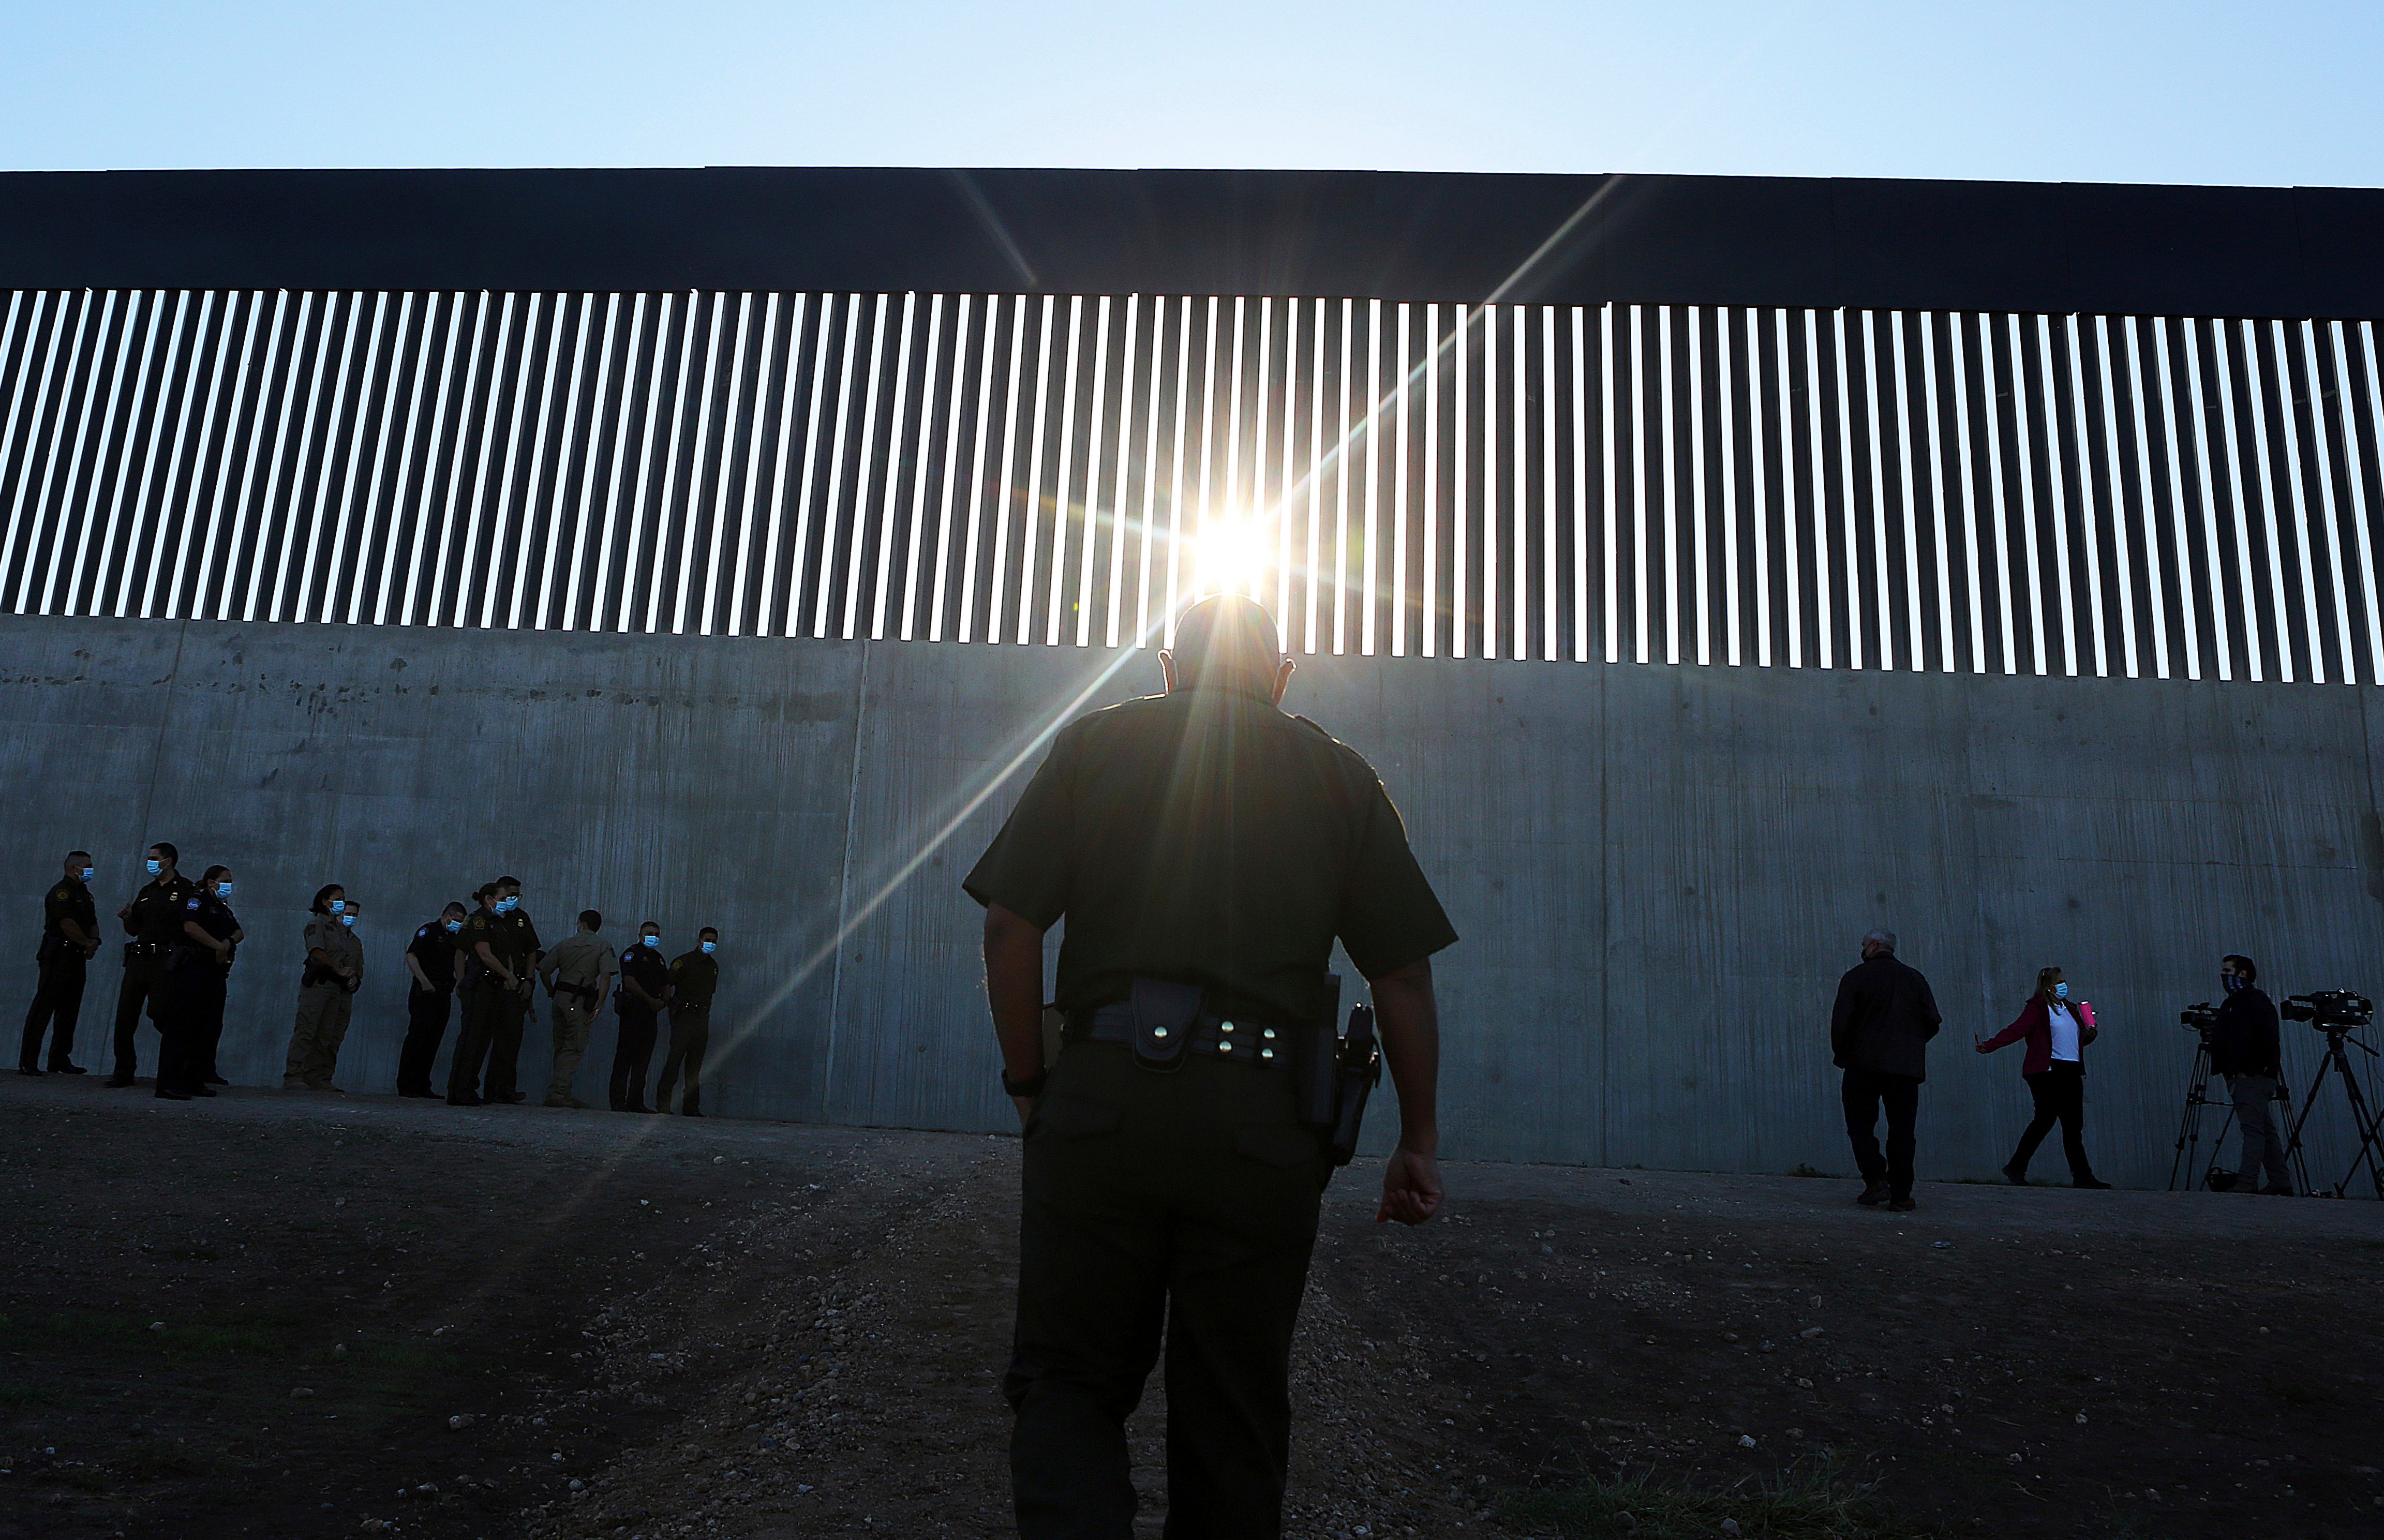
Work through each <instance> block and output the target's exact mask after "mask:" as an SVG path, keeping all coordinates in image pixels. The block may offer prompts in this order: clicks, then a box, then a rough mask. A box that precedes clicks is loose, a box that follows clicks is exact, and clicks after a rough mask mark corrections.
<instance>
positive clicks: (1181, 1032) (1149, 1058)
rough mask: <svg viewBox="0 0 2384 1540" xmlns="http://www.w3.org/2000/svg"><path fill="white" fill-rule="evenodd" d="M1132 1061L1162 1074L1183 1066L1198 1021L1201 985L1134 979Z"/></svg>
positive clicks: (1152, 979) (1153, 979) (1154, 979)
mask: <svg viewBox="0 0 2384 1540" xmlns="http://www.w3.org/2000/svg"><path fill="white" fill-rule="evenodd" d="M1132 1006H1133V1010H1134V1062H1136V1063H1137V1064H1140V1065H1141V1066H1142V1067H1143V1068H1144V1069H1147V1070H1156V1071H1158V1072H1160V1073H1161V1074H1167V1073H1171V1072H1173V1071H1175V1070H1179V1069H1182V1068H1183V1067H1184V1054H1185V1050H1186V1049H1189V1048H1190V1047H1191V1046H1192V1031H1193V1028H1194V1027H1196V1026H1197V1025H1199V1021H1200V987H1199V986H1198V985H1197V984H1173V983H1170V982H1168V981H1166V980H1164V979H1157V978H1137V979H1136V980H1135V981H1134V995H1133V998H1132Z"/></svg>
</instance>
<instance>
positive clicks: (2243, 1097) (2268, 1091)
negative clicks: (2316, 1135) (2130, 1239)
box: [2210, 952, 2293, 1198]
mask: <svg viewBox="0 0 2384 1540" xmlns="http://www.w3.org/2000/svg"><path fill="white" fill-rule="evenodd" d="M2259 976H2260V968H2259V965H2258V964H2257V963H2254V962H2253V961H2252V960H2251V959H2250V958H2248V957H2244V956H2241V955H2239V954H2237V953H2234V952H2229V954H2228V955H2227V956H2225V957H2223V958H2221V959H2220V960H2219V963H2218V983H2219V986H2220V987H2222V988H2224V989H2225V990H2226V991H2227V998H2226V999H2225V1000H2221V1001H2219V1004H2218V1021H2217V1024H2216V1025H2214V1026H2213V1027H2211V1029H2210V1068H2211V1071H2212V1073H2214V1074H2223V1075H2225V1076H2226V1077H2227V1093H2228V1095H2229V1096H2231V1097H2233V1098H2234V1099H2235V1126H2236V1127H2237V1128H2239V1129H2241V1131H2242V1135H2243V1150H2242V1159H2241V1160H2240V1161H2237V1162H2236V1169H2235V1179H2234V1181H2233V1182H2232V1183H2231V1184H2230V1185H2229V1186H2226V1187H2223V1188H2221V1189H2220V1190H2222V1191H2233V1192H2254V1191H2258V1192H2263V1193H2274V1194H2280V1195H2282V1196H2284V1197H2288V1198H2290V1197H2291V1196H2292V1191H2293V1181H2292V1177H2291V1175H2290V1174H2288V1173H2287V1172H2286V1170H2285V1147H2284V1143H2283V1141H2281V1140H2280V1139H2278V1137H2277V1125H2276V1123H2275V1121H2274V1120H2273V1119H2271V1118H2270V1117H2269V1115H2268V1104H2269V1103H2270V1102H2271V1101H2273V1100H2275V1099H2276V1095H2277V1080H2278V1076H2279V1075H2280V1074H2282V1068H2281V1063H2282V1059H2283V1053H2282V1048H2283V1045H2282V1044H2281V1043H2279V1042H2278V1037H2277V1007H2276V1002H2275V1001H2273V1000H2269V999H2268V997H2267V994H2266V992H2265V991H2264V990H2262V989H2261V988H2260V987H2259V986H2258V985H2256V984H2254V983H2253V982H2252V981H2253V980H2254V979H2255V978H2257V977H2259ZM2263 1165H2266V1167H2267V1173H2268V1185H2267V1186H2265V1187H2263V1186H2260V1168H2261V1167H2262V1166H2263ZM2220 1175H2221V1176H2222V1177H2223V1176H2224V1175H2225V1174H2224V1173H2221V1174H2220ZM2212 1185H2213V1186H2216V1185H2217V1184H2216V1183H2215V1182H2214V1183H2213V1184H2212Z"/></svg>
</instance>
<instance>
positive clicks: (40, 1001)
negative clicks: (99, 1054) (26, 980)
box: [17, 941, 83, 1070]
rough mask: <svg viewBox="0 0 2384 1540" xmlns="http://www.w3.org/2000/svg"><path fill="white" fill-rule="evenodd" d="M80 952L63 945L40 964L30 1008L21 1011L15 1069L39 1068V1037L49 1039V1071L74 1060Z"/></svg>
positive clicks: (80, 978)
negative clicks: (20, 1037)
mask: <svg viewBox="0 0 2384 1540" xmlns="http://www.w3.org/2000/svg"><path fill="white" fill-rule="evenodd" d="M82 964H83V956H82V949H81V947H78V946H73V945H70V944H68V943H67V942H63V941H62V942H60V943H58V950H57V951H56V954H55V955H53V956H52V957H51V958H50V959H49V960H48V961H47V962H45V963H43V964H42V976H41V982H40V983H39V984H37V985H35V986H34V987H33V1005H32V1009H31V1010H30V1011H27V1012H25V1041H24V1046H23V1047H22V1048H20V1049H18V1051H17V1063H18V1066H19V1068H22V1069H29V1070H37V1069H40V1068H41V1067H42V1035H43V1033H44V1032H46V1033H48V1034H49V1037H50V1068H52V1069H54V1070H56V1069H64V1068H65V1067H66V1066H67V1063H68V1061H69V1060H71V1059H72V1058H73V1057H74V1034H75V1020H76V1018H77V1017H79V1016H81V1014H82V985H83V966H82Z"/></svg>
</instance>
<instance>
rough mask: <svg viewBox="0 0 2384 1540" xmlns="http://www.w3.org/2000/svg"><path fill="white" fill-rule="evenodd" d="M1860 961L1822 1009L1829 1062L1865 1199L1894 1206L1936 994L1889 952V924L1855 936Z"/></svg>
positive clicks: (1908, 1192) (1908, 1162)
mask: <svg viewBox="0 0 2384 1540" xmlns="http://www.w3.org/2000/svg"><path fill="white" fill-rule="evenodd" d="M1862 955H1863V960H1862V962H1861V963H1859V964H1858V965H1856V966H1855V967H1852V968H1848V969H1847V970H1846V972H1845V976H1844V977H1843V978H1841V979H1839V980H1838V1003H1837V1006H1836V1008H1835V1009H1834V1010H1832V1011H1831V1012H1830V1050H1831V1062H1833V1063H1835V1064H1836V1065H1837V1066H1838V1068H1840V1069H1842V1070H1844V1071H1845V1072H1846V1077H1845V1082H1844V1087H1843V1094H1844V1099H1845V1106H1846V1137H1847V1138H1849V1139H1851V1140H1852V1141H1854V1147H1855V1164H1856V1165H1857V1166H1859V1167H1861V1168H1862V1174H1863V1190H1862V1196H1861V1197H1859V1198H1856V1199H1855V1201H1856V1202H1857V1203H1860V1204H1863V1205H1865V1206H1866V1207H1874V1206H1876V1205H1877V1204H1878V1203H1879V1202H1880V1200H1881V1199H1882V1198H1884V1199H1886V1201H1887V1206H1888V1207H1889V1208H1890V1209H1893V1210H1894V1211H1897V1212H1898V1213H1906V1212H1909V1211H1911V1210H1912V1209H1913V1207H1914V1206H1915V1205H1914V1204H1913V1201H1912V1124H1913V1120H1914V1118H1915V1117H1916V1116H1917V1115H1918V1112H1919V1111H1920V1083H1921V1081H1923V1080H1925V1079H1927V1078H1928V1055H1929V1039H1930V1038H1931V1037H1935V1036H1937V1026H1938V1024H1939V1023H1940V1022H1942V1021H1943V1020H1944V1019H1945V1018H1944V1017H1943V1016H1942V1015H1940V1014H1939V1013H1938V1011H1937V998H1936V997H1935V996H1934V995H1932V994H1931V993H1930V992H1929V981H1928V980H1927V979H1925V978H1923V977H1921V976H1920V974H1919V971H1918V969H1914V968H1907V967H1906V966H1905V965H1904V964H1903V963H1898V962H1897V961H1896V960H1895V932H1894V931H1892V930H1874V931H1872V932H1871V933H1870V934H1869V935H1868V936H1866V937H1864V938H1863V939H1862ZM1882 1105H1884V1106H1885V1107H1886V1109H1887V1155H1886V1158H1885V1159H1883V1160H1882V1159H1881V1156H1880V1149H1879V1138H1878V1136H1877V1134H1876V1132H1875V1131H1876V1129H1877V1127H1878V1124H1879V1111H1880V1108H1881V1106H1882Z"/></svg>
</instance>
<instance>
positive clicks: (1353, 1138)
mask: <svg viewBox="0 0 2384 1540" xmlns="http://www.w3.org/2000/svg"><path fill="white" fill-rule="evenodd" d="M1335 1059H1336V1062H1335V1074H1336V1078H1337V1079H1338V1080H1339V1082H1340V1088H1341V1095H1340V1105H1339V1107H1338V1108H1336V1109H1335V1112H1337V1113H1338V1115H1337V1116H1336V1117H1335V1120H1334V1125H1333V1163H1334V1164H1335V1165H1336V1166H1346V1165H1347V1164H1348V1163H1349V1161H1350V1158H1351V1157H1352V1156H1354V1155H1356V1154H1357V1153H1358V1130H1359V1127H1360V1124H1363V1123H1364V1122H1365V1119H1366V1098H1367V1097H1368V1096H1370V1095H1372V1092H1373V1089H1374V1087H1375V1084H1376V1083H1377V1082H1379V1081H1380V1080H1381V1079H1382V1078H1383V1049H1382V1045H1381V1043H1379V1042H1378V1041H1376V1040H1375V1037H1374V1010H1373V1007H1372V1006H1370V1005H1356V1006H1352V1007H1350V1009H1349V1031H1348V1035H1347V1036H1346V1037H1343V1038H1342V1039H1341V1051H1340V1052H1339V1054H1337V1055H1336V1056H1335Z"/></svg>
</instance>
